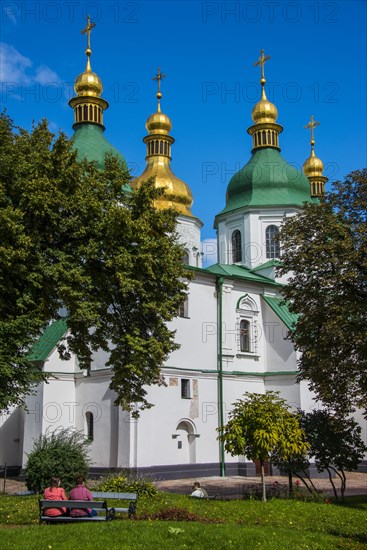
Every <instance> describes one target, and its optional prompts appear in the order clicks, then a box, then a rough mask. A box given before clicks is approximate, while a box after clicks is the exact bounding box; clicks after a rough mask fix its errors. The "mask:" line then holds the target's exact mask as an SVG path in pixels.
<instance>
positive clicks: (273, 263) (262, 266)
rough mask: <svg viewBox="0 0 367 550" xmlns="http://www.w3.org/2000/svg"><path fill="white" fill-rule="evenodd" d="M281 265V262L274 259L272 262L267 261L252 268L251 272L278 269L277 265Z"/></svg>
mask: <svg viewBox="0 0 367 550" xmlns="http://www.w3.org/2000/svg"><path fill="white" fill-rule="evenodd" d="M281 264H282V262H281V261H280V260H277V259H276V258H275V259H273V260H269V261H268V262H265V263H264V264H261V265H258V266H257V267H254V268H253V269H252V270H251V271H260V270H261V269H266V268H268V267H278V265H281Z"/></svg>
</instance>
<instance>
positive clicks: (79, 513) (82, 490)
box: [69, 476, 97, 518]
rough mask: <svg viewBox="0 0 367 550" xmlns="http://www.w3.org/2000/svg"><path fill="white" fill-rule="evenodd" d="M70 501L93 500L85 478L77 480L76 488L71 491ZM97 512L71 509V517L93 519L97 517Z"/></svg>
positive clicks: (90, 509) (81, 477) (88, 509)
mask: <svg viewBox="0 0 367 550" xmlns="http://www.w3.org/2000/svg"><path fill="white" fill-rule="evenodd" d="M69 500H93V497H92V493H91V492H90V490H89V489H87V488H86V486H85V479H84V476H78V477H77V478H76V487H74V489H72V490H71V491H70V497H69ZM96 515H97V512H96V511H95V510H92V508H84V510H82V509H79V508H71V509H70V517H72V518H80V517H84V516H85V517H92V516H96Z"/></svg>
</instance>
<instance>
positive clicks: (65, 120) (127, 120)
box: [0, 0, 367, 239]
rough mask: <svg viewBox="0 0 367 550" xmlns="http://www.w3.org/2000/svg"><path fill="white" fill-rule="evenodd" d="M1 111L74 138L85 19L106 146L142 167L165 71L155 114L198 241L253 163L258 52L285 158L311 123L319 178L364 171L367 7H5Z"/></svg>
mask: <svg viewBox="0 0 367 550" xmlns="http://www.w3.org/2000/svg"><path fill="white" fill-rule="evenodd" d="M0 10H1V13H0V18H1V19H0V21H1V35H0V41H1V43H2V47H1V54H2V55H1V66H0V70H1V80H2V84H1V93H2V105H3V106H5V107H6V108H7V111H8V114H9V115H10V116H11V117H12V118H13V119H14V121H15V123H16V124H18V125H20V126H23V127H25V128H30V127H31V124H32V120H35V121H38V120H40V119H41V118H43V117H46V118H47V119H48V120H49V122H50V127H51V129H52V130H53V131H57V129H58V128H61V129H63V130H64V131H65V132H66V133H67V134H68V135H72V128H71V126H72V122H73V112H72V109H71V108H70V107H69V106H68V104H67V101H68V99H69V98H70V97H71V95H72V94H73V90H72V84H73V81H74V79H75V77H76V75H77V74H79V73H80V72H82V71H83V70H84V68H85V59H86V58H85V55H84V50H85V47H86V39H85V36H83V35H81V33H80V30H81V29H82V28H83V27H84V26H85V17H86V15H87V14H89V15H90V16H91V18H92V20H93V21H95V22H96V23H97V26H96V28H95V29H94V30H93V32H92V39H91V43H92V51H93V54H92V68H93V70H94V71H95V72H96V73H98V75H99V76H100V77H101V79H102V81H103V85H104V92H103V97H104V98H105V99H106V100H107V101H108V102H109V103H110V107H109V109H108V110H107V111H106V113H105V117H104V120H105V125H106V137H107V138H108V139H109V140H110V142H111V143H112V144H113V145H114V146H115V147H117V148H118V149H119V150H120V151H121V153H122V154H123V155H124V156H125V158H126V160H127V162H128V163H129V164H130V165H131V167H132V169H133V173H134V175H138V174H140V173H141V172H142V171H143V169H144V165H145V145H144V144H143V142H142V138H143V137H144V135H146V130H145V121H146V119H147V117H148V116H149V115H150V114H151V113H152V112H154V111H155V110H156V100H155V93H156V85H155V83H154V82H153V81H152V77H153V76H154V74H155V73H156V71H157V67H158V66H160V67H161V69H162V71H163V72H165V73H167V75H168V76H167V78H165V79H164V81H163V83H162V92H163V100H162V110H163V111H164V112H165V113H167V114H168V115H169V116H170V118H171V120H172V123H173V128H172V132H171V133H172V135H173V137H174V138H175V140H176V143H175V144H174V146H173V148H172V156H173V160H172V168H173V170H174V172H175V174H176V175H177V176H178V177H180V178H181V179H183V180H184V181H186V182H187V183H188V184H189V186H190V187H191V189H192V192H193V195H194V201H195V202H194V206H193V213H194V214H195V215H196V216H198V217H199V218H200V219H201V220H202V221H203V222H204V228H203V230H202V236H203V239H208V238H212V237H214V236H215V231H214V229H213V219H214V216H215V214H216V213H217V212H219V211H220V210H221V209H222V208H223V207H224V204H225V191H226V187H227V184H228V182H229V179H230V178H231V176H232V175H233V173H234V172H235V171H236V170H238V169H239V168H240V167H242V166H243V165H244V164H245V163H246V162H247V161H248V159H249V157H250V154H251V138H250V136H249V135H248V134H247V128H248V127H249V126H250V125H251V123H252V121H251V110H252V107H253V105H254V103H256V101H257V100H258V99H259V94H260V85H259V78H260V71H259V68H258V67H254V66H253V64H254V63H255V62H256V61H257V59H258V57H259V54H260V50H261V49H262V48H263V49H264V50H265V54H266V55H270V56H271V59H270V61H269V62H268V63H267V64H266V71H265V75H266V79H267V83H268V84H267V95H268V98H269V99H270V100H272V101H274V102H275V104H276V106H277V108H278V113H279V117H278V122H279V123H280V124H282V125H283V126H284V132H283V133H282V134H281V136H280V145H281V148H282V154H283V156H284V158H285V159H286V160H287V161H288V162H291V163H292V164H295V165H297V166H302V164H303V162H304V160H305V159H306V158H307V157H308V155H309V133H308V131H307V130H305V129H304V128H303V127H304V126H305V125H306V124H307V122H308V121H309V119H310V116H311V115H314V116H315V119H316V120H317V121H320V123H321V125H320V126H319V127H318V128H317V130H316V153H317V155H318V156H319V157H320V158H321V159H322V160H323V161H324V163H325V175H326V176H328V177H329V178H330V179H331V180H335V179H342V178H343V177H344V176H345V175H346V174H347V173H349V172H350V171H352V170H354V169H360V168H363V167H366V166H367V159H366V103H367V101H366V50H367V48H366V31H367V25H366V3H365V2H364V1H352V0H348V1H335V2H333V1H326V2H324V1H319V2H318V1H307V0H305V1H302V2H292V1H289V2H287V1H282V0H278V1H271V0H269V1H266V0H265V1H264V2H253V1H248V2H246V1H245V2H217V1H211V2H200V1H185V2H183V1H179V0H177V1H175V0H171V1H169V0H166V1H154V0H150V1H137V2H135V1H121V2H119V1H112V0H111V1H110V0H105V1H103V2H94V1H90V2H83V1H77V0H74V1H71V0H70V1H66V0H65V1H64V0H62V1H47V0H43V1H38V2H24V1H22V2H16V1H15V2H11V1H3V2H2V3H1V5H0Z"/></svg>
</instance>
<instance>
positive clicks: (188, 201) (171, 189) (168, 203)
mask: <svg viewBox="0 0 367 550" xmlns="http://www.w3.org/2000/svg"><path fill="white" fill-rule="evenodd" d="M152 177H153V178H155V187H157V188H161V187H164V188H165V192H164V195H162V197H160V198H159V199H157V200H155V201H154V206H155V207H156V208H158V209H163V208H174V209H175V210H177V212H178V213H179V214H183V215H184V216H190V217H191V216H192V212H191V206H192V204H193V202H194V200H193V196H192V193H191V190H190V188H189V186H188V185H187V184H186V183H185V182H184V181H182V180H181V179H180V178H178V177H177V176H175V175H174V173H173V172H172V170H171V167H170V165H169V164H168V162H167V161H166V159H164V158H163V157H160V160H158V158H157V157H155V158H154V157H150V158H148V159H147V166H146V168H145V170H144V172H143V173H142V174H141V176H139V177H138V178H136V179H135V180H134V181H133V182H132V183H131V187H132V188H133V189H137V188H138V187H139V186H140V185H141V184H142V183H143V181H146V180H147V179H149V178H152Z"/></svg>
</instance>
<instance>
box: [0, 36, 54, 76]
mask: <svg viewBox="0 0 367 550" xmlns="http://www.w3.org/2000/svg"><path fill="white" fill-rule="evenodd" d="M0 81H1V82H4V83H9V84H15V85H29V84H34V83H39V84H41V85H45V84H50V83H53V84H57V85H60V84H61V79H60V78H59V76H58V75H57V74H56V73H55V72H54V71H53V70H52V69H50V68H49V67H47V66H45V65H39V66H38V67H37V66H36V67H35V68H34V67H33V62H32V61H31V59H29V57H25V56H24V55H22V54H21V53H19V52H18V50H16V49H15V48H14V46H12V45H11V44H6V43H5V42H1V43H0Z"/></svg>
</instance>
